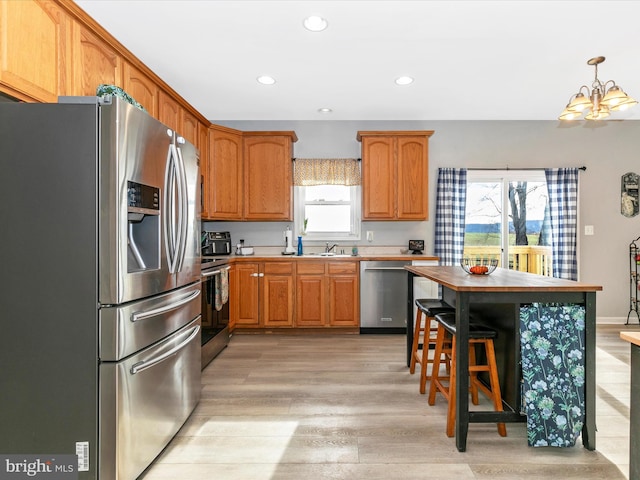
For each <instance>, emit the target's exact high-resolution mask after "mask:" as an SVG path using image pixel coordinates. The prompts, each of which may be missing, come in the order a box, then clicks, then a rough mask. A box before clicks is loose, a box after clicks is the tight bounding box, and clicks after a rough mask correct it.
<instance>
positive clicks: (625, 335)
mask: <svg viewBox="0 0 640 480" xmlns="http://www.w3.org/2000/svg"><path fill="white" fill-rule="evenodd" d="M620 338H621V339H622V340H626V341H627V342H630V343H633V344H634V345H638V346H639V347H640V332H620Z"/></svg>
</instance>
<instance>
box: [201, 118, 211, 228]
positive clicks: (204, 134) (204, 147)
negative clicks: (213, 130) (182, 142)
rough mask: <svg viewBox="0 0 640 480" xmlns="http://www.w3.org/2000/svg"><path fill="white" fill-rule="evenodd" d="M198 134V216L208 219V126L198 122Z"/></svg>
mask: <svg viewBox="0 0 640 480" xmlns="http://www.w3.org/2000/svg"><path fill="white" fill-rule="evenodd" d="M198 135H199V136H200V141H199V142H198V145H199V149H200V195H201V196H200V216H201V217H202V219H203V220H208V219H209V203H210V199H209V190H208V183H207V182H208V181H207V178H208V177H209V128H208V127H206V126H205V125H204V124H202V123H201V124H199V125H198Z"/></svg>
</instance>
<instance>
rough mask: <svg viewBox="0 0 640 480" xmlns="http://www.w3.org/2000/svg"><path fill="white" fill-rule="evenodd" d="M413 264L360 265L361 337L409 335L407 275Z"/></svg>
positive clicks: (396, 262)
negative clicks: (378, 334) (363, 335)
mask: <svg viewBox="0 0 640 480" xmlns="http://www.w3.org/2000/svg"><path fill="white" fill-rule="evenodd" d="M405 265H411V262H405V261H396V260H375V261H374V260H371V261H369V260H367V261H362V262H360V333H402V334H404V333H406V330H407V283H408V281H407V271H406V270H405V269H404V267H405Z"/></svg>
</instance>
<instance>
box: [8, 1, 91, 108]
mask: <svg viewBox="0 0 640 480" xmlns="http://www.w3.org/2000/svg"><path fill="white" fill-rule="evenodd" d="M70 26H71V20H70V19H69V17H68V16H67V15H66V14H65V13H64V12H63V11H62V10H61V9H60V8H59V7H58V6H57V5H56V4H55V3H53V2H38V1H34V0H23V1H20V2H16V1H6V0H5V1H1V2H0V45H1V47H0V85H1V86H2V90H4V91H8V92H9V93H10V94H12V95H14V96H16V97H18V98H20V99H22V100H30V99H33V100H37V101H41V102H57V100H58V95H65V94H68V92H67V88H68V86H67V85H66V81H67V77H66V74H65V72H66V63H67V62H66V61H65V60H66V49H67V47H68V44H69V32H70V30H69V29H70ZM94 94H95V91H94Z"/></svg>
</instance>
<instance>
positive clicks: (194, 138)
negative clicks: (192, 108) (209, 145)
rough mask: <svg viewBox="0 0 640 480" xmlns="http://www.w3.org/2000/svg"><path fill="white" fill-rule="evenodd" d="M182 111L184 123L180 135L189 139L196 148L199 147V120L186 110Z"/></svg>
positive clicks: (179, 131)
mask: <svg viewBox="0 0 640 480" xmlns="http://www.w3.org/2000/svg"><path fill="white" fill-rule="evenodd" d="M181 110H182V122H181V123H180V130H178V133H179V134H180V135H182V136H183V137H184V138H186V139H187V141H188V142H189V143H191V144H192V145H193V146H194V147H196V148H199V145H198V139H199V138H198V119H197V118H196V117H194V116H193V115H191V114H190V113H189V112H187V111H186V110H184V109H181Z"/></svg>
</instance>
